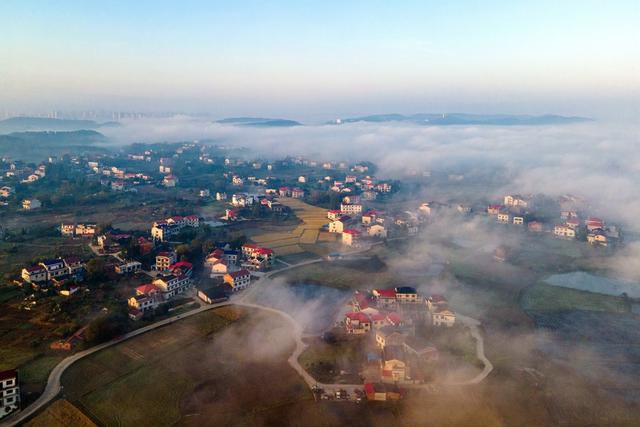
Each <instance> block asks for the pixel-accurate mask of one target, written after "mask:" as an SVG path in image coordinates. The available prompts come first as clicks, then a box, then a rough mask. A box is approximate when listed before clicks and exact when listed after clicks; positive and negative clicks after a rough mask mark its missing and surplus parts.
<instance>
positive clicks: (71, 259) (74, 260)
mask: <svg viewBox="0 0 640 427" xmlns="http://www.w3.org/2000/svg"><path fill="white" fill-rule="evenodd" d="M64 262H65V264H79V263H81V262H82V259H81V258H80V257H77V256H68V257H65V258H64Z"/></svg>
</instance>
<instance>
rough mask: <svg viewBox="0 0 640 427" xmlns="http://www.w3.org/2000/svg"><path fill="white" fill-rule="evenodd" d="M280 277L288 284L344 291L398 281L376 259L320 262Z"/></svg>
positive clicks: (370, 287) (383, 285)
mask: <svg viewBox="0 0 640 427" xmlns="http://www.w3.org/2000/svg"><path fill="white" fill-rule="evenodd" d="M365 273H366V275H365ZM282 277H283V278H285V279H286V280H287V281H288V282H290V283H319V284H322V285H323V286H329V287H333V288H344V289H372V288H377V287H386V286H390V285H392V284H394V283H397V281H398V278H397V276H396V275H395V274H393V273H392V272H390V271H389V270H387V269H386V266H385V264H384V263H382V262H381V261H380V260H378V259H373V260H371V261H353V262H345V261H333V262H320V263H316V264H310V265H305V266H302V267H299V268H295V269H293V270H289V271H287V272H285V273H283V275H282ZM365 277H366V278H365Z"/></svg>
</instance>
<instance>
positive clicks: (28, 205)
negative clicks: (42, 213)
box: [22, 199, 42, 211]
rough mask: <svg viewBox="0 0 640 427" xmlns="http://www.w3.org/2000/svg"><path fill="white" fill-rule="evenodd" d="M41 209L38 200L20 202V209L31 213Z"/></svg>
mask: <svg viewBox="0 0 640 427" xmlns="http://www.w3.org/2000/svg"><path fill="white" fill-rule="evenodd" d="M41 207H42V203H41V202H40V200H38V199H24V200H23V201H22V209H24V210H25V211H31V210H34V209H39V208H41Z"/></svg>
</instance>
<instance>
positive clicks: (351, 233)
mask: <svg viewBox="0 0 640 427" xmlns="http://www.w3.org/2000/svg"><path fill="white" fill-rule="evenodd" d="M359 242H360V232H359V231H358V230H354V229H351V228H349V229H346V230H343V231H342V244H343V245H346V246H358V245H359Z"/></svg>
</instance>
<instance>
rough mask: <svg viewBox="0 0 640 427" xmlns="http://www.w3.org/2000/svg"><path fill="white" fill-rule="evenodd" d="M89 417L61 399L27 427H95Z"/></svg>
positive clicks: (26, 425)
mask: <svg viewBox="0 0 640 427" xmlns="http://www.w3.org/2000/svg"><path fill="white" fill-rule="evenodd" d="M95 425H96V424H95V423H94V422H93V421H91V419H90V418H89V417H87V416H86V415H85V414H83V413H82V411H80V409H78V408H76V407H75V406H74V405H72V404H71V403H70V402H69V401H68V400H65V399H60V400H56V401H55V402H53V404H51V405H50V406H49V407H48V408H47V409H45V411H44V412H43V413H41V414H39V415H38V416H36V417H35V418H33V419H32V420H30V421H29V422H27V423H26V424H25V427H68V426H73V427H94V426H95Z"/></svg>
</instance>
